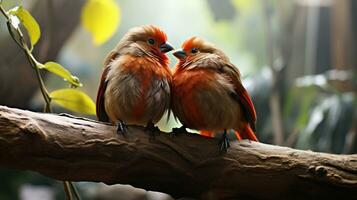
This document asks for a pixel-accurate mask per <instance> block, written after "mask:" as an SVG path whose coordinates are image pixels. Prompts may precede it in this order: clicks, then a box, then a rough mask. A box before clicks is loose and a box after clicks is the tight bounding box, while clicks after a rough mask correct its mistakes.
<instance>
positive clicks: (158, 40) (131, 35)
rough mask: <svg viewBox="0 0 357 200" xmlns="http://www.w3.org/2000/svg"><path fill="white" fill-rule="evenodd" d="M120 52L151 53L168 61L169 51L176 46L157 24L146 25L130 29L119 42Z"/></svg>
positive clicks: (138, 54)
mask: <svg viewBox="0 0 357 200" xmlns="http://www.w3.org/2000/svg"><path fill="white" fill-rule="evenodd" d="M117 49H118V52H120V53H129V54H133V55H136V56H140V55H149V56H154V57H156V58H159V59H160V60H164V61H168V58H167V56H166V55H165V54H166V53H167V52H169V51H171V50H173V49H174V48H173V47H172V46H171V45H170V44H169V43H168V42H167V36H166V34H165V33H164V32H163V31H162V30H161V29H160V28H159V27H157V26H154V25H146V26H140V27H135V28H132V29H130V30H129V31H128V32H127V33H126V34H125V35H124V37H123V38H122V40H121V41H120V42H119V44H118V47H117Z"/></svg>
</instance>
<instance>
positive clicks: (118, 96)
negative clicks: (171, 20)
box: [96, 25, 257, 150]
mask: <svg viewBox="0 0 357 200" xmlns="http://www.w3.org/2000/svg"><path fill="white" fill-rule="evenodd" d="M173 49H174V48H173V47H172V46H171V45H170V44H169V43H167V36H166V34H165V33H164V32H163V31H162V30H161V29H160V28H158V27H156V26H153V25H147V26H141V27H136V28H133V29H131V30H129V31H128V32H127V33H126V34H125V35H124V37H123V38H122V39H121V41H120V42H119V43H118V45H117V46H116V48H115V49H114V50H112V51H111V52H110V53H109V54H108V56H107V57H106V58H105V61H104V70H103V73H102V78H101V81H100V86H99V90H98V94H97V102H96V103H97V117H98V119H99V120H100V121H104V122H111V123H113V124H116V125H117V126H118V131H119V132H120V131H121V132H124V131H125V124H135V125H143V126H146V127H147V128H149V129H152V128H155V125H154V124H155V123H157V122H158V121H159V120H160V118H161V117H162V116H163V114H164V113H165V112H166V111H168V110H170V109H171V110H172V112H173V114H174V116H175V117H176V118H178V119H179V120H180V121H181V123H182V124H183V126H182V127H181V130H179V131H184V130H186V128H191V129H197V130H200V133H201V134H202V135H205V136H213V135H214V133H216V132H218V131H223V132H224V133H223V136H222V141H221V150H222V149H224V150H226V149H227V148H228V147H229V142H228V139H227V130H230V129H233V130H234V132H235V134H236V136H237V138H238V139H249V140H254V141H257V137H256V136H255V134H254V131H255V122H256V112H255V109H254V105H253V103H252V101H251V99H250V97H249V94H248V93H247V91H246V90H245V88H244V87H243V85H242V83H241V80H240V73H239V71H238V69H237V68H236V67H235V66H234V65H233V64H232V63H230V61H229V58H228V57H227V56H226V55H225V54H224V53H223V51H222V50H220V49H218V48H216V47H215V46H214V45H212V44H210V43H207V42H205V41H203V40H202V39H199V38H197V37H192V38H190V39H188V40H186V41H185V42H184V43H183V45H182V50H178V51H176V52H174V53H173V55H174V56H175V57H177V58H178V60H179V61H178V63H177V65H176V67H175V69H174V71H173V72H171V70H170V68H169V65H168V64H169V59H168V57H167V55H166V53H167V52H169V51H171V50H173Z"/></svg>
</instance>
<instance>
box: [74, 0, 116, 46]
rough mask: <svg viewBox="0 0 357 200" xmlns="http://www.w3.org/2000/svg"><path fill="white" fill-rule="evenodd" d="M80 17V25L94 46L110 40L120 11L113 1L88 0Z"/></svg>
mask: <svg viewBox="0 0 357 200" xmlns="http://www.w3.org/2000/svg"><path fill="white" fill-rule="evenodd" d="M81 15H82V16H81V21H82V25H83V27H84V28H85V29H87V30H88V31H89V32H90V33H91V34H92V37H93V42H94V44H96V45H100V44H103V43H104V42H106V41H107V40H108V39H109V38H111V37H112V36H113V34H114V33H115V31H116V30H117V28H118V25H119V23H120V9H119V6H118V5H117V4H116V3H115V2H114V0H88V1H87V3H86V4H85V5H84V6H83V8H82V14H81Z"/></svg>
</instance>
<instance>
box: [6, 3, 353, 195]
mask: <svg viewBox="0 0 357 200" xmlns="http://www.w3.org/2000/svg"><path fill="white" fill-rule="evenodd" d="M5 2H6V1H5ZM86 2H87V1H86V0H76V1H72V0H47V1H45V0H29V1H24V2H22V1H20V0H16V1H8V2H7V3H6V6H7V8H11V6H14V5H19V4H23V5H24V7H25V8H27V9H29V10H30V12H31V14H32V15H33V16H34V17H35V18H36V20H37V21H38V22H39V24H40V27H41V30H42V35H41V39H40V41H39V43H38V44H37V45H36V47H35V50H34V55H35V57H36V58H38V60H39V61H41V62H45V61H48V60H55V61H57V62H59V63H61V64H63V65H64V66H66V67H67V68H68V69H69V70H70V71H71V72H72V73H73V74H74V75H76V76H77V77H79V79H80V80H81V82H82V83H83V84H84V86H83V88H81V90H82V91H85V92H86V93H87V94H89V95H90V97H91V98H92V99H93V100H95V97H96V90H97V87H98V84H99V79H100V74H101V70H102V61H103V59H104V57H105V55H106V54H107V53H108V52H109V51H110V50H111V49H113V48H114V47H115V45H116V43H117V42H118V41H119V40H120V38H121V37H122V36H123V34H124V33H125V32H127V31H128V29H130V28H132V27H135V26H140V25H145V24H155V25H157V26H159V27H161V28H162V29H163V30H164V31H165V32H166V33H167V35H168V37H169V42H170V43H171V44H173V46H175V47H176V48H179V47H180V45H181V43H182V42H183V41H184V40H185V39H187V38H188V37H191V36H199V37H202V38H204V39H205V40H207V41H210V42H212V43H214V44H216V45H217V46H218V47H220V48H221V49H223V50H224V51H225V52H226V54H227V55H228V56H229V57H230V58H231V61H232V63H234V64H235V65H236V66H237V67H238V68H239V70H240V71H241V74H242V75H243V79H244V80H243V83H244V86H245V87H246V88H247V90H248V91H249V93H250V94H251V96H252V99H253V102H254V104H255V107H256V110H257V115H258V121H257V135H258V138H260V141H261V142H264V143H270V144H277V145H282V146H289V147H293V148H298V149H311V150H313V151H320V152H329V153H337V154H353V153H356V152H357V145H356V143H357V135H356V134H357V133H356V132H357V112H356V108H357V100H356V91H357V76H356V73H357V59H356V57H357V1H354V0H338V1H337V0H291V1H284V0H250V1H246V0H226V1H220V0H196V1H182V0H171V1H167V0H150V1H146V0H117V1H116V3H117V6H118V7H119V9H120V20H119V24H118V29H117V31H116V33H115V35H114V36H113V37H111V39H110V40H108V41H107V42H105V43H104V44H102V45H95V44H94V43H93V42H92V38H91V35H90V34H89V33H88V32H87V31H86V30H85V29H84V28H83V26H82V25H81V23H80V16H81V9H82V7H83V5H84V4H85V3H86ZM0 52H1V53H0V72H1V73H0V105H7V106H10V107H17V108H22V109H29V110H33V111H42V109H43V105H44V102H43V99H42V97H41V95H40V93H39V88H38V84H37V80H36V78H35V74H34V72H33V69H32V68H31V67H30V66H29V64H28V61H27V60H26V59H25V56H24V54H23V52H21V50H20V49H19V48H18V47H17V46H16V45H15V43H14V41H13V40H12V39H11V38H10V37H9V33H8V31H7V29H6V23H5V20H4V19H3V17H0ZM170 59H171V66H173V65H174V64H175V62H176V60H175V58H174V57H173V56H172V55H170ZM43 75H44V76H45V78H46V85H47V87H48V88H49V90H50V91H51V90H55V89H57V88H59V87H68V86H67V85H66V83H64V82H63V81H62V80H61V79H60V78H58V77H57V76H54V75H51V74H46V73H43ZM54 110H55V111H56V112H69V111H67V110H63V109H62V108H57V107H55V108H54ZM87 117H92V118H94V116H87ZM159 125H160V128H161V129H163V130H166V131H170V130H171V128H172V127H175V126H178V124H177V123H176V122H175V121H174V120H170V121H169V123H165V121H161V122H160V123H159ZM232 139H233V137H232ZM0 180H1V181H0V199H2V200H3V199H5V200H6V199H49V200H51V199H64V194H63V189H62V184H61V182H59V181H55V180H52V179H49V178H46V177H44V176H42V175H40V174H37V173H34V172H27V171H17V170H10V169H6V168H0ZM77 186H78V187H79V190H80V192H81V194H82V197H83V199H138V200H139V199H172V198H171V197H169V196H167V195H165V194H161V193H156V192H146V191H144V190H140V189H135V188H133V187H131V186H111V187H108V186H105V185H104V184H97V183H77Z"/></svg>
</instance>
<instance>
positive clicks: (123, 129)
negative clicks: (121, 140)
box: [117, 120, 128, 136]
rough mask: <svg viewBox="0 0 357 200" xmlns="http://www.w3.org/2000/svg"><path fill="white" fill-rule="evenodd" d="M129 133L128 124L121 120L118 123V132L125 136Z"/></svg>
mask: <svg viewBox="0 0 357 200" xmlns="http://www.w3.org/2000/svg"><path fill="white" fill-rule="evenodd" d="M127 133H128V126H127V125H126V124H125V123H124V122H123V121H122V120H120V121H119V122H118V125H117V134H118V135H123V136H125V135H126V134H127Z"/></svg>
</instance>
